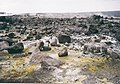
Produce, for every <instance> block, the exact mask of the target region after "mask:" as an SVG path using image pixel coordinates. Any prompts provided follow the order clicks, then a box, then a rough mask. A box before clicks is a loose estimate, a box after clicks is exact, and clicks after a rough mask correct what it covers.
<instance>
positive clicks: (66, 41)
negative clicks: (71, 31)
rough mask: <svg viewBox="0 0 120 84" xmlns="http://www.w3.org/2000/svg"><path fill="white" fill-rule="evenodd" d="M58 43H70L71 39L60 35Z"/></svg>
mask: <svg viewBox="0 0 120 84" xmlns="http://www.w3.org/2000/svg"><path fill="white" fill-rule="evenodd" d="M58 40H59V43H70V42H71V37H70V36H68V35H65V34H60V35H59V36H58Z"/></svg>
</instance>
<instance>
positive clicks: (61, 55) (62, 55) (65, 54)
mask: <svg viewBox="0 0 120 84" xmlns="http://www.w3.org/2000/svg"><path fill="white" fill-rule="evenodd" d="M58 56H59V57H64V56H68V51H67V48H63V49H62V50H61V51H60V52H59V53H58Z"/></svg>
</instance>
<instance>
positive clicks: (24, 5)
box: [0, 0, 120, 13]
mask: <svg viewBox="0 0 120 84" xmlns="http://www.w3.org/2000/svg"><path fill="white" fill-rule="evenodd" d="M113 10H120V0H0V11H1V12H8V13H46V12H47V13H53V12H54V13H65V12H66V13H70V12H91V11H113Z"/></svg>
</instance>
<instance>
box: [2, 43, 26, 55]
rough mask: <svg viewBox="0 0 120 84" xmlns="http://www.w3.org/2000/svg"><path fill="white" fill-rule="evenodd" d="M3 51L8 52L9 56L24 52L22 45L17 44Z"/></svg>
mask: <svg viewBox="0 0 120 84" xmlns="http://www.w3.org/2000/svg"><path fill="white" fill-rule="evenodd" d="M3 50H8V52H9V53H10V54H15V53H21V52H22V51H23V50H24V46H23V43H17V44H15V45H13V46H9V47H7V48H4V49H3Z"/></svg>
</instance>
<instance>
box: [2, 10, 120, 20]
mask: <svg viewBox="0 0 120 84" xmlns="http://www.w3.org/2000/svg"><path fill="white" fill-rule="evenodd" d="M12 15H32V16H39V17H46V18H72V17H78V18H79V17H87V16H91V15H102V16H107V17H120V11H101V12H79V13H21V14H12V13H5V12H0V16H12Z"/></svg>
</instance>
